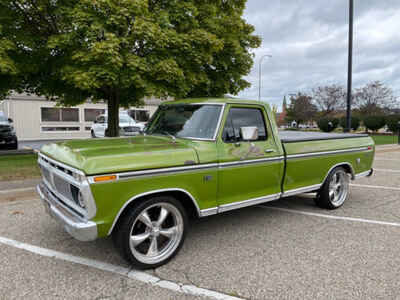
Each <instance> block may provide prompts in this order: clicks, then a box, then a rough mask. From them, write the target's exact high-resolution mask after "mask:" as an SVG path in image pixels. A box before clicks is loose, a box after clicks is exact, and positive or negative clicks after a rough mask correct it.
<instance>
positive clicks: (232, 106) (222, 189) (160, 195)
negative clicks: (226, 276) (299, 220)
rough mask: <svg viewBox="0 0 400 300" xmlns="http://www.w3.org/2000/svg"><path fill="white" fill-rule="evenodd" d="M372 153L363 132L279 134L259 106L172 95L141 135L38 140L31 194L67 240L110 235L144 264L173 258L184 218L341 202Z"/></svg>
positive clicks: (367, 167) (183, 230)
mask: <svg viewBox="0 0 400 300" xmlns="http://www.w3.org/2000/svg"><path fill="white" fill-rule="evenodd" d="M374 153H375V146H374V142H373V140H372V139H371V138H370V137H368V136H367V135H361V134H324V133H311V132H310V133H304V132H278V128H277V125H276V123H275V117H274V115H273V113H272V111H271V110H270V108H269V106H268V105H267V104H264V103H261V102H255V101H245V100H234V99H191V100H180V101H173V102H165V103H163V104H162V105H161V106H160V107H159V108H158V110H157V112H156V113H155V114H154V115H153V117H152V119H151V120H150V121H149V123H148V125H147V127H146V129H145V131H144V133H143V134H142V135H139V136H135V137H129V138H106V139H91V140H72V141H66V142H59V143H53V144H48V145H45V146H43V148H42V149H41V151H40V153H39V165H40V168H41V171H42V175H43V176H42V177H43V180H42V182H41V183H40V184H39V186H38V188H37V190H38V193H39V195H40V197H41V199H42V202H43V203H44V205H45V207H46V210H47V211H48V212H49V214H50V215H52V216H53V217H54V218H55V219H57V220H58V221H59V222H60V223H61V224H62V225H63V226H64V228H65V230H66V231H67V232H69V233H70V234H71V235H72V236H73V237H75V238H76V239H78V240H81V241H91V240H94V239H97V238H101V237H106V236H109V235H112V237H113V240H114V242H115V245H116V248H117V249H118V250H119V251H120V252H121V254H122V255H123V256H124V257H125V258H126V259H127V260H128V261H129V262H131V263H132V264H133V265H134V266H135V267H137V268H142V269H145V268H154V267H157V266H160V265H162V264H165V263H166V262H167V261H169V260H170V259H171V258H172V257H173V256H174V255H176V253H177V252H178V251H179V249H180V248H181V246H182V244H183V241H184V238H185V234H186V231H187V227H188V218H189V217H206V216H210V215H214V214H218V213H222V212H226V211H229V210H233V209H237V208H241V207H246V206H250V205H255V204H259V203H265V202H268V201H273V200H278V199H280V198H283V197H288V196H293V195H297V194H301V193H307V192H316V198H315V203H316V204H317V205H318V206H320V207H322V208H327V209H335V208H338V207H340V206H341V205H342V204H343V203H344V201H345V200H346V199H347V198H348V197H349V181H350V179H352V180H354V179H356V178H358V177H362V176H369V175H371V174H372V168H371V166H372V162H373V159H374Z"/></svg>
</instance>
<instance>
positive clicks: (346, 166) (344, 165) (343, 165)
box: [322, 162, 354, 184]
mask: <svg viewBox="0 0 400 300" xmlns="http://www.w3.org/2000/svg"><path fill="white" fill-rule="evenodd" d="M338 167H341V168H343V169H344V170H345V171H346V172H347V173H348V174H350V175H351V179H354V170H353V167H352V165H351V164H350V163H348V162H343V163H339V164H336V165H334V166H333V167H332V168H331V169H330V170H329V171H328V173H327V174H326V176H325V179H324V181H323V182H322V184H324V183H325V182H326V180H327V179H328V176H329V174H331V172H332V171H333V170H334V169H335V168H338Z"/></svg>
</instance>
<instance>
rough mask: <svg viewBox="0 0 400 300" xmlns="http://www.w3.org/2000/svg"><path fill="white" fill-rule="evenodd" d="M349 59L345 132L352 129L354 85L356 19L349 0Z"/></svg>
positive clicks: (352, 1) (352, 5) (351, 1)
mask: <svg viewBox="0 0 400 300" xmlns="http://www.w3.org/2000/svg"><path fill="white" fill-rule="evenodd" d="M349 2H350V3H349V58H348V69H347V112H346V128H345V132H350V129H351V98H352V95H351V93H352V84H353V18H354V0H349Z"/></svg>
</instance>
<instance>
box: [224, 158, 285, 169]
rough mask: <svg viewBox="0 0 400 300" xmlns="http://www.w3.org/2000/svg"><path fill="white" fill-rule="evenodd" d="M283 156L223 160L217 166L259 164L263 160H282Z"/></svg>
mask: <svg viewBox="0 0 400 300" xmlns="http://www.w3.org/2000/svg"><path fill="white" fill-rule="evenodd" d="M284 159H285V157H284V156H277V157H270V158H259V159H248V160H241V161H233V162H224V163H219V164H218V168H220V169H223V168H228V167H235V166H241V165H251V164H260V163H263V162H272V161H282V160H284Z"/></svg>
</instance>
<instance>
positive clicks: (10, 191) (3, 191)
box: [0, 187, 35, 195]
mask: <svg viewBox="0 0 400 300" xmlns="http://www.w3.org/2000/svg"><path fill="white" fill-rule="evenodd" d="M34 190H35V187H29V188H20V189H10V190H2V191H0V195H1V194H9V193H16V192H28V191H34Z"/></svg>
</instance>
